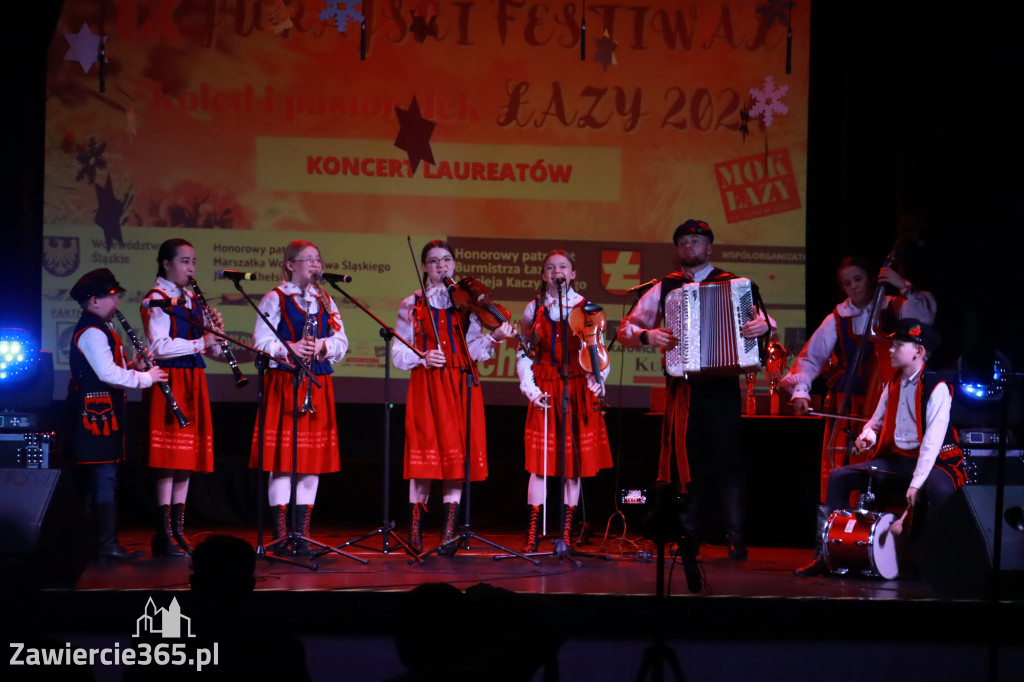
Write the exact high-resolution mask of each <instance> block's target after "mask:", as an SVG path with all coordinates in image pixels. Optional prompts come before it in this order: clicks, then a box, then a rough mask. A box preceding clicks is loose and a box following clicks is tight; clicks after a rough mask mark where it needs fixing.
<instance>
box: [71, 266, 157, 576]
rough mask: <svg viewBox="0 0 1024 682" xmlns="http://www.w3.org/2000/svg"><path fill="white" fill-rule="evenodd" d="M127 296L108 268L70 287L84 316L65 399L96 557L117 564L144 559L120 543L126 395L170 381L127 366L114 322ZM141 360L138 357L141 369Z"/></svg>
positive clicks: (73, 346)
mask: <svg viewBox="0 0 1024 682" xmlns="http://www.w3.org/2000/svg"><path fill="white" fill-rule="evenodd" d="M123 292H124V289H123V288H122V287H121V285H120V284H119V283H118V281H117V279H116V278H115V277H114V274H113V273H112V272H110V270H107V269H106V268H101V269H99V270H92V271H91V272H87V273H86V274H84V275H82V277H81V278H80V279H79V280H78V282H76V283H75V285H74V286H73V287H72V288H71V292H70V295H71V298H73V299H74V300H75V301H76V302H78V304H79V305H81V306H82V316H81V318H79V320H78V325H77V326H76V327H75V331H74V335H73V336H72V339H71V349H70V352H69V362H70V365H71V379H70V383H69V385H68V397H67V401H68V406H69V407H70V408H71V410H73V414H74V421H73V422H72V424H71V429H70V433H69V434H68V445H69V446H70V452H69V453H67V454H68V455H69V459H70V461H72V462H74V463H75V464H76V465H77V466H76V469H75V476H76V478H77V479H78V481H79V483H80V485H81V487H82V489H83V491H84V492H85V494H86V496H87V497H88V498H89V501H90V503H91V506H92V511H93V516H94V518H95V522H96V530H97V536H98V537H97V555H98V556H99V558H101V559H117V560H124V559H136V558H138V557H140V556H142V552H138V551H129V550H127V549H125V548H124V547H121V546H120V545H119V544H118V542H117V505H116V489H117V464H118V462H120V461H121V460H122V459H124V454H125V448H124V424H125V395H124V392H125V389H129V388H149V387H150V386H152V385H153V383H154V382H159V381H166V380H167V372H166V371H165V370H163V369H161V368H159V367H157V366H155V365H154V366H153V368H152V369H150V370H147V371H139V370H136V369H130V368H129V362H128V358H127V357H126V355H125V352H124V346H123V344H122V343H121V338H120V337H119V336H118V335H117V334H115V333H114V330H113V326H112V324H111V320H113V319H114V316H115V314H116V313H117V308H118V304H119V303H120V297H121V294H122V293H123ZM141 362H142V360H141V358H136V361H135V364H136V365H137V366H140V367H141Z"/></svg>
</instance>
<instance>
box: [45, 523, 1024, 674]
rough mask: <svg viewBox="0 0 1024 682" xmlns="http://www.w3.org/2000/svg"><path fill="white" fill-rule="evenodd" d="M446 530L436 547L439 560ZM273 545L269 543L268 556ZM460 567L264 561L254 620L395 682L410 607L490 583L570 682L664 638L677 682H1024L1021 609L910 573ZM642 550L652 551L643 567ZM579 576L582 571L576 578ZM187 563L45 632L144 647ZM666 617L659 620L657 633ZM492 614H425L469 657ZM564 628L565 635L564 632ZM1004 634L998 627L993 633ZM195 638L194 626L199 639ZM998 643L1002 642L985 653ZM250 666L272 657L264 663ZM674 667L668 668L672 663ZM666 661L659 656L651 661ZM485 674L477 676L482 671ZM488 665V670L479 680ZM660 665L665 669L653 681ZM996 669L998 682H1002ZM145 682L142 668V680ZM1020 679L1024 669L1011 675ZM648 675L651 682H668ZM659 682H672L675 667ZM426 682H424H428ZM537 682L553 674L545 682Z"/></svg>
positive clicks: (122, 572)
mask: <svg viewBox="0 0 1024 682" xmlns="http://www.w3.org/2000/svg"><path fill="white" fill-rule="evenodd" d="M370 530H372V529H371V528H365V529H364V528H359V529H355V528H342V527H339V526H334V527H331V526H329V525H328V526H325V525H324V524H321V525H320V526H319V527H318V526H317V525H316V524H315V523H314V527H313V534H314V536H315V538H316V539H317V540H319V541H321V542H323V543H324V544H327V545H339V544H341V543H345V542H348V541H349V540H351V539H353V538H355V537H357V536H358V535H361V534H363V533H366V532H369V531H370ZM474 531H476V532H477V533H479V534H480V535H481V536H483V537H485V538H487V539H489V540H491V541H493V542H496V543H497V544H499V545H502V546H505V547H509V548H515V549H518V547H519V546H520V545H521V543H522V539H523V538H522V536H521V534H520V533H519V532H515V530H514V529H511V528H492V527H482V528H474ZM210 532H222V533H229V534H234V535H238V536H240V537H243V538H245V539H247V540H249V541H250V542H252V543H253V544H256V536H255V533H254V532H253V531H252V529H247V528H239V527H221V528H196V529H195V536H194V540H195V541H201V540H202V538H203V537H204V536H205V535H206V534H208V533H210ZM436 537H437V536H436V530H435V529H430V534H429V535H428V536H426V537H425V544H426V547H427V549H431V548H432V547H433V546H435V545H434V544H431V543H432V542H436ZM121 540H122V542H123V543H125V544H128V545H130V546H133V547H134V548H136V549H146V550H148V541H149V532H148V531H146V530H145V529H143V528H131V529H128V530H126V531H123V532H122V534H121ZM267 541H268V542H269V540H267ZM471 542H472V546H471V548H470V549H468V550H467V549H460V550H459V551H457V552H456V554H455V556H453V557H440V556H437V555H432V556H429V557H426V558H425V559H424V560H423V563H422V564H419V563H417V562H415V561H413V562H412V563H410V557H409V555H408V554H406V553H405V552H404V551H402V549H401V547H392V548H391V549H392V551H390V552H389V553H388V554H383V553H381V552H380V549H381V536H380V535H376V536H374V537H373V538H371V539H370V540H367V541H366V543H365V544H360V545H359V546H348V547H345V551H346V552H348V553H350V554H351V555H352V556H354V557H358V558H360V559H363V560H365V561H366V562H367V563H365V564H363V563H360V562H359V561H357V560H355V559H352V558H349V557H346V556H341V555H335V554H329V555H327V556H324V557H321V558H319V559H318V560H316V562H315V563H316V565H315V570H314V569H313V568H312V567H304V566H297V565H290V564H284V563H280V562H276V561H273V560H271V559H259V560H258V561H257V566H256V583H255V594H254V595H253V602H252V606H253V608H254V609H255V613H257V614H258V619H259V620H260V621H261V622H266V623H268V624H270V623H273V624H274V626H273V627H274V628H275V629H277V630H278V631H281V632H291V633H293V634H294V635H295V636H296V637H298V638H299V639H300V640H301V641H302V643H303V645H304V646H305V650H306V657H307V665H308V667H309V670H310V675H311V678H312V679H314V680H366V681H367V682H372V681H374V680H387V679H391V678H394V677H396V676H398V675H400V674H401V673H402V672H403V666H402V664H401V662H400V661H399V659H398V656H397V653H396V649H395V645H394V637H395V635H396V627H398V626H399V625H400V624H401V622H402V617H401V615H400V612H401V610H402V609H403V606H404V600H405V599H406V594H407V593H408V592H409V590H411V589H412V588H414V587H416V586H417V585H421V584H423V583H448V584H450V585H453V586H455V587H457V588H459V589H460V590H465V589H467V588H471V587H472V586H474V585H477V584H478V583H485V584H487V585H490V586H493V587H496V588H502V589H504V590H508V591H510V592H512V593H515V595H510V596H511V597H513V598H522V599H524V600H533V601H524V602H523V603H522V606H523V608H524V609H526V613H527V616H526V618H527V619H528V620H529V619H530V616H529V614H530V613H536V614H537V615H536V616H535V618H534V620H535V621H536V622H535V623H534V624H535V625H537V626H538V627H539V626H540V625H544V624H546V625H547V627H550V628H554V630H555V631H557V632H559V633H560V634H561V637H563V638H564V642H562V644H561V648H560V650H559V653H558V657H557V668H558V670H559V674H560V677H559V678H558V679H561V680H628V679H636V676H637V675H638V673H640V672H641V666H642V664H643V661H644V656H645V649H647V648H648V647H649V646H650V645H651V644H653V643H655V642H657V641H658V640H659V634H663V635H664V637H665V641H666V643H667V645H668V647H669V648H668V649H664V650H663V649H655V650H648V652H650V651H655V652H664V651H670V652H672V653H674V655H675V657H676V658H677V659H678V662H679V667H680V672H681V674H682V677H680V678H679V679H686V680H690V681H691V682H692V681H701V680H740V679H756V680H851V681H852V680H858V681H859V680H863V679H864V678H865V675H868V676H869V677H870V678H871V679H875V680H897V679H898V680H906V679H929V680H981V679H1000V680H1011V679H1017V677H1018V676H1019V671H1020V670H1021V669H1022V665H1024V645H1022V642H1024V638H1022V637H1021V633H1022V623H1024V619H1022V616H1024V603H1022V602H1021V601H1004V602H1002V603H992V602H989V601H987V600H982V599H950V598H948V597H943V596H940V595H937V594H935V592H934V591H933V590H932V589H931V588H930V587H929V586H928V584H926V583H925V582H924V581H923V580H920V579H918V578H916V577H914V576H913V575H908V576H903V577H900V578H898V579H896V580H882V579H878V578H865V577H845V578H843V577H837V576H824V577H817V578H809V579H801V578H797V577H795V576H794V575H793V573H792V570H793V568H794V567H796V566H799V565H802V564H803V563H805V562H806V561H807V560H808V559H809V557H810V550H807V549H791V548H776V547H756V546H755V547H752V548H751V549H750V557H749V559H748V560H747V561H745V562H738V561H734V560H731V559H729V558H728V557H727V556H726V550H725V548H724V547H722V546H715V545H703V546H702V548H701V551H700V560H701V566H702V570H703V574H704V579H705V582H704V587H703V589H702V590H701V591H700V592H698V593H695V594H691V593H689V592H688V591H687V589H686V583H685V580H684V577H683V571H682V567H681V565H676V566H674V567H673V565H672V559H671V558H670V557H669V558H666V560H665V581H666V593H667V596H666V597H665V598H664V599H658V598H657V597H656V596H655V595H656V560H655V556H654V555H656V553H657V549H656V547H655V546H654V545H653V544H652V543H650V542H649V541H644V540H642V539H640V538H637V537H629V538H608V539H604V538H602V537H601V532H597V533H596V534H595V536H594V537H592V538H591V540H590V543H589V544H587V545H585V546H583V547H580V548H578V555H579V558H578V559H576V561H571V560H570V559H569V558H567V557H563V558H561V559H560V558H556V557H551V556H547V557H539V558H538V560H539V562H540V563H539V565H534V564H532V563H529V562H527V561H524V560H522V559H519V558H511V559H502V560H496V559H495V558H494V555H495V554H496V553H498V552H497V550H494V549H492V548H491V547H490V546H489V545H487V544H484V543H482V542H479V541H471ZM644 552H650V553H651V556H650V558H648V556H647V555H646V554H644ZM576 562H578V564H579V565H576ZM188 577H189V562H188V560H187V559H180V558H164V559H153V558H151V557H149V556H148V551H147V557H146V558H145V559H142V560H139V561H134V562H125V563H114V564H108V565H99V564H96V563H90V564H89V565H88V566H87V568H86V570H85V572H84V573H83V574H82V576H81V578H80V579H79V580H78V582H77V584H76V586H75V588H74V589H72V590H46V591H44V592H43V593H42V595H41V596H40V608H39V611H38V613H40V614H44V615H42V616H41V617H40V618H39V622H40V624H41V627H42V629H43V630H45V632H46V633H48V634H49V635H51V636H53V637H55V638H56V639H57V640H59V641H61V642H70V643H71V644H72V646H82V647H98V646H112V643H113V642H120V646H122V647H125V648H127V647H130V646H132V643H133V642H132V634H133V632H134V631H135V627H136V621H137V619H138V618H139V616H140V615H141V614H143V612H144V609H145V607H146V604H147V600H148V599H149V598H150V597H152V598H153V600H154V603H155V604H156V605H157V606H158V607H164V606H166V605H168V604H169V603H170V602H171V598H172V597H177V598H178V599H179V600H180V604H181V612H182V614H189V613H191V612H192V610H193V609H194V608H195V607H194V605H193V604H192V602H191V601H190V596H191V595H190V594H189V592H188V590H189V584H188ZM659 604H660V605H662V606H663V607H664V608H665V612H664V613H665V616H666V617H665V620H664V623H665V625H664V629H663V631H662V633H659V626H658V623H659V618H658V613H659ZM521 616H522V614H520V616H511V615H510V614H509V613H507V612H506V611H504V610H501V609H495V610H494V611H493V612H489V613H488V615H487V616H486V617H480V616H479V615H477V616H476V617H475V618H473V619H472V620H473V622H467V623H456V622H449V621H448V619H447V618H446V614H445V613H440V612H428V613H423V614H422V618H421V620H422V627H424V628H443V629H446V630H448V631H450V632H451V646H450V651H448V652H447V653H449V654H450V655H453V656H454V655H460V654H459V649H460V642H462V641H463V638H464V637H465V633H466V632H477V633H479V632H481V631H483V632H488V631H491V630H499V631H500V630H501V628H502V624H503V623H504V624H506V625H507V624H508V622H509V619H510V618H512V620H513V621H516V620H518V619H519V618H520V617H521ZM552 621H554V623H552ZM997 624H998V625H997ZM197 627H198V624H197ZM993 633H995V634H994V636H995V637H997V638H998V639H999V641H1000V642H1001V643H1000V644H999V645H998V646H996V647H993V646H990V645H991V643H992V637H993ZM253 655H254V656H258V655H260V653H259V651H253ZM467 655H468V656H470V658H469V659H468V660H467V666H469V668H468V669H469V670H476V672H474V673H469V674H468V676H467V677H465V678H462V679H481V680H487V679H504V678H501V677H500V675H499V674H498V672H497V671H499V670H501V669H503V668H502V666H503V665H504V664H503V662H502V661H501V660H491V659H488V660H484V661H481V660H475V659H473V658H472V654H467ZM669 656H671V654H669ZM657 661H663V662H664V661H667V658H666V659H661V658H659V657H658V656H655V662H657ZM473 666H478V667H475V668H474V667H473ZM479 666H483V667H482V668H481V667H479ZM657 667H658V666H657V665H655V668H657ZM993 670H998V671H999V675H997V676H994V677H993V676H992V675H991V673H992V671H993ZM94 671H95V673H96V679H99V680H108V679H109V680H117V679H120V675H121V671H120V670H119V669H118V668H117V667H105V666H95V667H94ZM136 671H137V670H136ZM1011 671H1016V672H1013V673H1012V674H1011ZM656 672H657V671H656V670H647V671H646V672H645V673H644V676H643V679H659V678H657V677H656V676H655V673H656ZM664 674H665V677H664V678H663V679H674V677H673V673H672V670H671V668H670V667H669V666H668V664H667V662H665V663H664ZM416 679H429V678H416ZM533 679H536V680H540V679H542V677H541V673H537V675H536V676H535V677H534V678H533Z"/></svg>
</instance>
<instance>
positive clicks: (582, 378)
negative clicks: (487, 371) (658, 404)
mask: <svg viewBox="0 0 1024 682" xmlns="http://www.w3.org/2000/svg"><path fill="white" fill-rule="evenodd" d="M558 373H559V370H558V368H557V367H550V366H547V365H539V364H535V365H534V366H533V377H534V381H536V383H537V387H538V388H539V389H540V390H542V391H544V392H545V393H547V394H548V395H550V396H551V397H550V398H548V405H549V407H548V409H547V422H548V434H547V435H548V439H547V442H546V443H545V441H544V410H541V409H539V408H537V407H536V406H535V405H534V404H533V403H530V406H529V407H528V408H527V411H526V438H525V448H526V470H527V471H529V472H530V473H531V474H544V473H547V475H548V476H557V475H559V474H561V467H560V466H559V464H560V462H559V459H560V457H559V452H558V435H557V434H558V431H557V428H558V424H559V422H561V420H562V380H561V378H560V377H559V376H558ZM568 389H569V429H568V430H567V431H566V434H565V470H566V476H568V477H573V478H575V477H576V476H582V477H584V478H585V477H589V476H594V475H595V474H597V472H598V471H600V470H601V469H607V468H608V467H610V466H611V465H612V453H611V448H610V447H609V445H608V431H607V430H606V429H605V424H604V415H602V414H601V413H600V411H598V407H599V406H600V405H599V403H598V401H597V396H595V395H594V394H593V393H591V392H590V389H588V388H587V377H586V375H584V374H583V373H582V372H577V373H574V374H572V375H570V377H569V386H568ZM545 449H546V450H547V457H548V460H547V472H545V470H544V451H545Z"/></svg>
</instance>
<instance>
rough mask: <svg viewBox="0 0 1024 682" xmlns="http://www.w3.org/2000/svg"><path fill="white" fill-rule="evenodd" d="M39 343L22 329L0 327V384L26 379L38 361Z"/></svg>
mask: <svg viewBox="0 0 1024 682" xmlns="http://www.w3.org/2000/svg"><path fill="white" fill-rule="evenodd" d="M38 358H39V344H38V343H36V341H35V339H33V338H32V336H31V335H30V334H29V333H28V332H27V331H25V330H24V329H0V386H10V385H11V384H13V383H20V382H21V381H22V380H25V379H28V378H29V377H30V375H31V374H32V373H33V372H34V371H35V370H36V368H37V366H38V364H39V362H38Z"/></svg>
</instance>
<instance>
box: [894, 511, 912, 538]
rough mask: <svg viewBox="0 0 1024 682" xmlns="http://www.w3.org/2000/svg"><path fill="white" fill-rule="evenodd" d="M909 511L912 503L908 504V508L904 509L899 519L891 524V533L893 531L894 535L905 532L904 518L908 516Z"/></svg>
mask: <svg viewBox="0 0 1024 682" xmlns="http://www.w3.org/2000/svg"><path fill="white" fill-rule="evenodd" d="M909 512H910V505H909V504H908V505H907V508H906V509H904V510H903V514H902V515H901V516H900V517H899V518H898V519H896V520H895V521H893V522H892V525H891V526H889V532H890V533H892V534H893V535H899V534H900V533H902V532H903V520H904V519H905V518H907V514H908V513H909Z"/></svg>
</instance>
